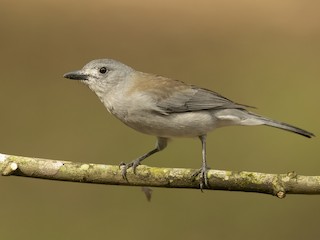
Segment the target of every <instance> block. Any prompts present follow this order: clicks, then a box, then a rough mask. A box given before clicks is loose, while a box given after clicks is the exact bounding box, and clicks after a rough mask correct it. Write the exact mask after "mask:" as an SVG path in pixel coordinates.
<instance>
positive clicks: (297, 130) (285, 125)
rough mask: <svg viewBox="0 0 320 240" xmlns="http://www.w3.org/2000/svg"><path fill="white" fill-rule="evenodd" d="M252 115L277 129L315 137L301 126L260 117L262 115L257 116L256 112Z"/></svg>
mask: <svg viewBox="0 0 320 240" xmlns="http://www.w3.org/2000/svg"><path fill="white" fill-rule="evenodd" d="M250 114H252V113H250ZM252 115H254V116H255V117H257V118H258V119H260V120H262V122H263V124H264V125H267V126H271V127H275V128H279V129H283V130H286V131H289V132H293V133H297V134H300V135H302V136H304V137H307V138H311V137H315V135H314V134H313V133H311V132H308V131H306V130H303V129H301V128H298V127H295V126H292V125H290V124H288V123H283V122H278V121H275V120H272V119H269V118H265V117H262V116H259V115H256V114H252Z"/></svg>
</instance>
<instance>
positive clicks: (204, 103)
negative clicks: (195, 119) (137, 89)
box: [157, 86, 250, 114]
mask: <svg viewBox="0 0 320 240" xmlns="http://www.w3.org/2000/svg"><path fill="white" fill-rule="evenodd" d="M157 106H158V107H159V108H161V110H163V111H164V112H165V113H167V114H170V113H181V112H193V111H201V110H209V109H211V110H215V109H217V110H218V109H228V108H240V109H244V108H246V107H250V106H247V105H242V104H238V103H234V102H233V101H231V100H229V99H227V98H225V97H223V96H221V95H220V94H218V93H216V92H213V91H210V90H208V89H204V88H198V87H195V86H191V88H188V89H183V90H182V89H181V91H173V92H172V94H170V96H168V97H167V98H165V99H162V100H161V101H159V102H158V104H157Z"/></svg>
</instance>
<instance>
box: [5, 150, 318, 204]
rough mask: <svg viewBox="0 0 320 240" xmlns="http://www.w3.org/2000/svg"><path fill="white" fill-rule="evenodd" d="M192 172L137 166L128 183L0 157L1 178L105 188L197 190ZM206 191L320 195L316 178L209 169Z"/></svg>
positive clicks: (59, 164) (101, 170) (100, 173)
mask: <svg viewBox="0 0 320 240" xmlns="http://www.w3.org/2000/svg"><path fill="white" fill-rule="evenodd" d="M195 171H196V170H195V169H183V168H155V167H148V166H145V165H141V166H139V167H138V168H137V174H136V175H134V174H133V172H132V170H131V169H129V170H128V173H127V178H128V181H126V180H124V179H123V178H122V175H121V170H120V169H119V166H112V165H103V164H92V163H90V164H87V163H74V162H68V161H60V160H49V159H41V158H30V157H19V156H13V155H4V154H0V173H1V174H2V175H3V176H10V175H14V176H22V177H32V178H42V179H49V180H58V181H70V182H81V183H96V184H108V185H126V186H148V187H166V188H194V189H198V188H199V181H198V179H197V178H196V179H193V178H192V174H193V173H194V172H195ZM208 178H209V185H210V186H211V187H210V188H209V189H210V190H228V191H243V192H257V193H265V194H271V195H274V196H277V197H278V198H284V197H285V196H286V194H320V176H301V175H297V174H296V173H294V172H289V173H286V174H268V173H257V172H245V171H241V172H235V171H222V170H210V171H209V172H208Z"/></svg>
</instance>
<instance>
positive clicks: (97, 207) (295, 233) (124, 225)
mask: <svg viewBox="0 0 320 240" xmlns="http://www.w3.org/2000/svg"><path fill="white" fill-rule="evenodd" d="M319 9H320V2H319V1H312V0H306V1H299V0H285V1H276V0H269V1H254V0H245V1H237V0H230V1H222V0H221V1H217V0H214V1H209V0H208V1H204V0H200V1H185V0H184V1H183V0H178V1H168V0H165V1H142V0H134V1H130V0H122V1H119V0H117V1H116V0H110V1H108V0H104V1H102V0H100V1H99V0H94V1H75V0H73V1H61V0H56V1H37V0H29V1H18V2H17V1H7V0H2V1H1V3H0V30H1V31H0V54H1V55H0V68H1V77H0V79H1V80H0V82H1V88H0V109H1V122H0V123H1V124H0V131H1V139H0V152H2V153H7V154H15V155H23V156H35V157H44V158H51V159H63V160H71V161H80V162H94V163H108V164H118V163H120V162H121V161H126V162H128V161H130V160H132V159H134V158H135V157H137V156H139V155H141V154H142V153H144V152H145V151H146V150H149V149H150V148H151V147H153V145H154V142H155V138H154V137H151V136H145V135H142V134H140V133H137V132H135V131H133V130H131V129H129V128H127V127H126V126H124V125H123V124H122V123H120V122H119V121H117V120H116V119H115V118H114V117H112V116H111V115H109V114H108V113H107V112H106V110H105V109H104V107H103V105H102V104H101V103H100V102H99V100H98V98H97V97H96V96H95V95H94V94H93V93H92V92H90V91H89V89H87V88H86V87H85V86H84V85H82V84H79V83H76V82H74V81H69V80H66V79H64V78H62V75H63V74H64V73H65V72H68V71H71V70H76V69H79V68H82V66H83V65H84V64H85V63H87V62H88V61H90V60H92V59H96V58H114V59H117V60H120V61H122V62H124V63H126V64H128V65H130V66H132V67H134V68H136V69H138V70H141V71H146V72H152V73H157V74H161V75H165V76H169V77H172V78H176V79H180V80H183V81H185V82H188V83H192V84H196V85H200V86H203V87H206V88H209V89H212V90H215V91H217V92H220V93H221V94H223V95H225V96H226V97H228V98H231V99H233V100H234V101H237V102H240V103H244V104H249V105H254V106H256V107H258V109H257V112H258V113H260V114H263V115H266V116H269V117H272V118H274V119H278V120H281V121H285V122H288V123H291V124H293V125H296V126H299V127H301V128H305V129H306V130H309V131H312V132H314V133H315V134H316V135H319V133H320V128H319V113H320V110H319V107H318V106H319V100H320V96H319V87H320V81H319V76H320V71H319V69H320V68H319V62H320V41H319V40H320V14H319ZM319 153H320V149H319V138H315V139H311V140H310V139H306V138H303V137H300V136H298V135H294V134H291V133H287V132H284V131H280V130H276V129H273V128H267V127H229V128H224V129H219V130H217V131H215V132H214V133H212V134H210V135H209V138H208V160H209V164H210V166H211V167H213V168H216V169H228V170H247V171H259V172H270V173H284V172H288V171H292V170H295V171H296V172H297V173H299V174H304V175H320V159H319ZM145 163H146V164H147V165H151V166H166V167H188V168H191V167H192V168H198V167H200V164H201V150H200V142H199V141H198V140H193V139H177V140H175V141H172V142H171V143H170V145H169V147H168V149H166V151H164V152H162V153H159V154H158V155H156V156H154V157H152V158H150V159H148V160H147V161H146V162H145ZM0 187H1V201H0V202H1V206H2V207H1V216H2V217H1V220H0V232H1V239H22V238H23V239H173V238H175V239H178V238H179V239H196V238H197V239H213V238H216V239H235V238H237V239H271V238H274V237H276V238H282V239H301V238H303V239H311V238H312V239H314V238H316V237H319V236H320V233H319V217H320V196H293V195H292V196H291V195H289V196H287V198H286V199H284V200H278V199H276V198H275V197H271V196H267V195H259V194H250V193H236V192H221V191H206V192H205V193H204V194H203V193H201V192H200V191H196V190H184V189H180V190H177V189H154V195H153V199H152V202H151V203H148V202H147V201H146V199H145V196H144V195H143V193H142V192H141V190H140V189H139V188H138V187H136V188H134V187H119V186H102V185H101V186H100V185H99V186H97V185H86V184H77V183H66V182H53V181H44V180H36V179H27V178H17V177H8V178H5V177H2V178H1V179H0Z"/></svg>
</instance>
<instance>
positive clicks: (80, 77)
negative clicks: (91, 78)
mask: <svg viewBox="0 0 320 240" xmlns="http://www.w3.org/2000/svg"><path fill="white" fill-rule="evenodd" d="M63 77H64V78H69V79H72V80H88V75H87V74H83V73H82V72H81V71H75V72H69V73H66V74H64V75H63Z"/></svg>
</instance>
